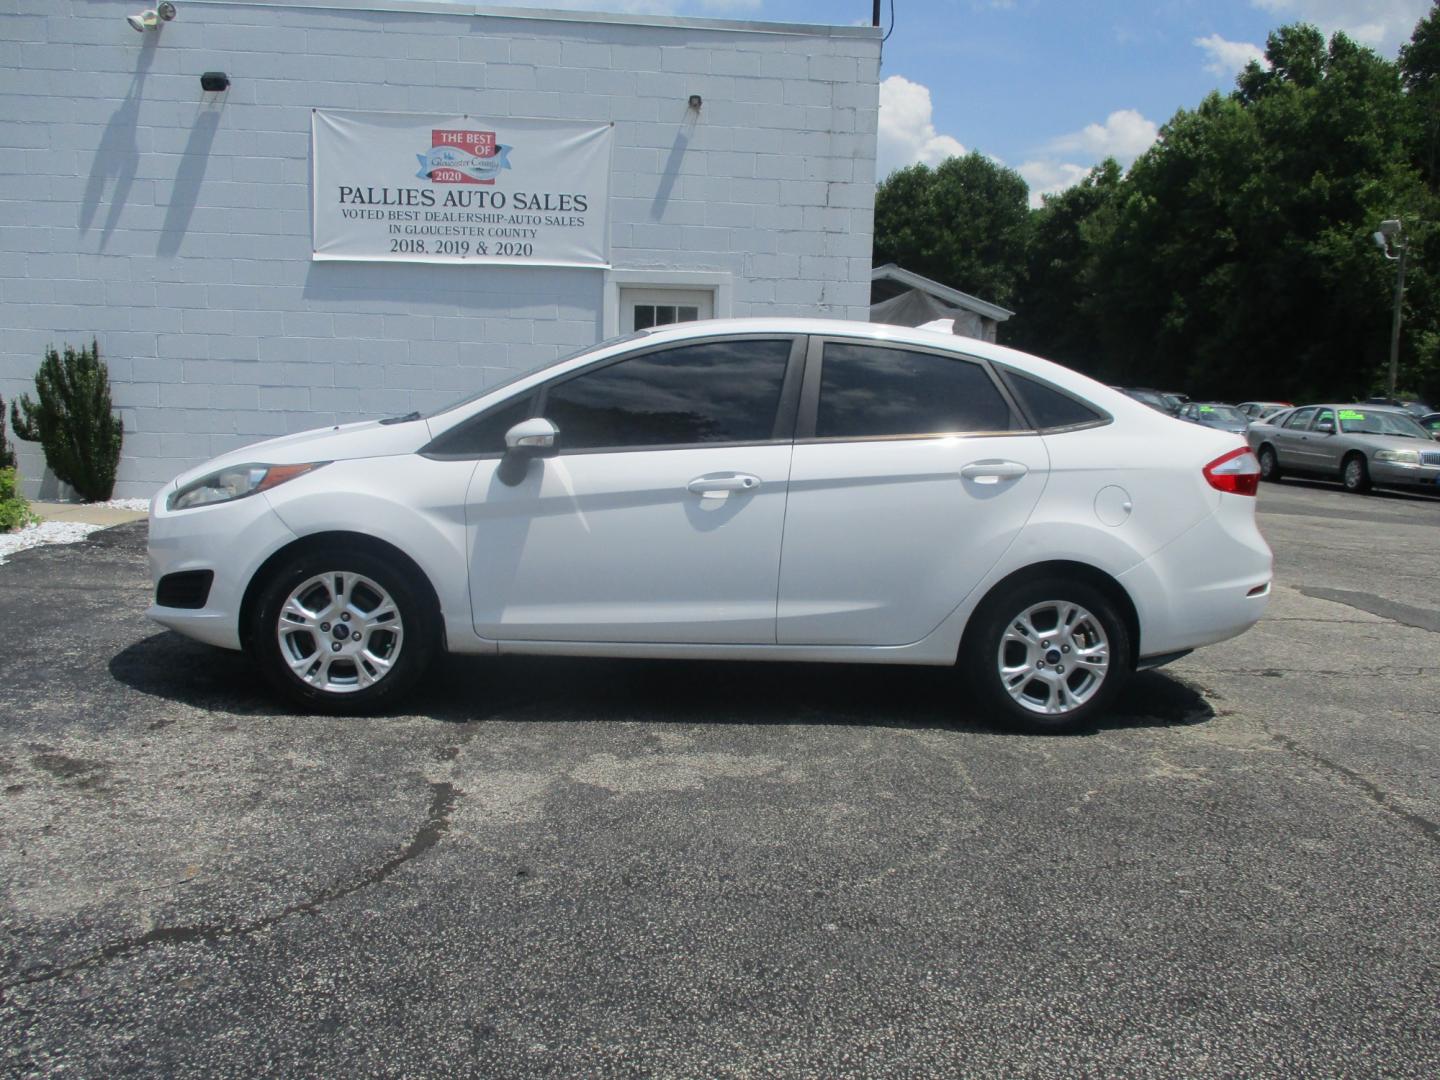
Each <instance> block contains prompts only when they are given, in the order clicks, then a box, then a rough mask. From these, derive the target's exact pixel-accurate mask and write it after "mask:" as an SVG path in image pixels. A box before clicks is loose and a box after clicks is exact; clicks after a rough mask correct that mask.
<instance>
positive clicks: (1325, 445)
mask: <svg viewBox="0 0 1440 1080" xmlns="http://www.w3.org/2000/svg"><path fill="white" fill-rule="evenodd" d="M1246 438H1247V441H1248V442H1249V445H1250V448H1251V449H1252V450H1254V451H1255V456H1256V457H1257V458H1258V459H1259V461H1260V472H1261V475H1262V476H1263V477H1264V478H1265V479H1266V480H1279V479H1280V478H1281V477H1282V476H1283V475H1284V474H1285V473H1287V472H1289V473H1296V474H1305V475H1309V476H1323V477H1326V478H1328V479H1335V480H1339V481H1340V482H1341V483H1343V484H1344V485H1345V490H1346V491H1354V492H1363V491H1368V490H1369V489H1370V486H1371V485H1372V484H1381V485H1384V486H1387V487H1409V488H1424V489H1428V490H1430V491H1434V490H1435V489H1436V484H1437V482H1440V447H1437V446H1436V445H1435V440H1434V439H1433V438H1432V437H1431V435H1430V433H1429V432H1428V431H1426V430H1425V429H1424V428H1423V427H1421V426H1420V424H1419V423H1418V422H1417V421H1416V420H1415V418H1414V417H1412V416H1410V415H1409V414H1408V413H1406V412H1404V411H1402V410H1400V409H1393V408H1389V407H1385V406H1380V407H1376V406H1374V405H1369V404H1365V403H1360V404H1355V405H1306V406H1304V407H1302V408H1298V409H1292V410H1289V411H1287V412H1282V413H1277V414H1276V415H1275V416H1272V417H1270V418H1269V419H1268V420H1260V421H1257V422H1255V423H1253V424H1251V425H1250V430H1249V432H1248V433H1247V436H1246Z"/></svg>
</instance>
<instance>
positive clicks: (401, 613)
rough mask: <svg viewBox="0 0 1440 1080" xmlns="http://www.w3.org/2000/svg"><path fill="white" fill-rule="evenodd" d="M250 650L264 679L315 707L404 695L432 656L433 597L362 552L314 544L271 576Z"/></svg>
mask: <svg viewBox="0 0 1440 1080" xmlns="http://www.w3.org/2000/svg"><path fill="white" fill-rule="evenodd" d="M263 589H264V591H263V593H262V595H261V599H260V602H259V603H258V604H257V605H256V606H255V613H254V622H253V623H252V625H251V628H250V638H249V640H250V649H251V653H252V655H253V656H254V658H255V660H256V662H257V663H258V664H259V666H260V670H261V672H262V673H263V674H264V676H265V678H266V680H267V681H268V682H269V683H270V684H271V685H272V686H274V687H275V688H276V689H277V690H279V691H280V692H281V693H282V694H284V695H285V696H286V697H288V698H290V699H291V700H292V701H295V702H296V703H298V704H300V705H302V706H304V707H305V708H308V709H313V710H315V711H318V712H328V713H352V714H360V713H369V712H374V711H376V710H378V709H381V708H384V707H386V706H387V705H390V704H392V703H394V702H395V701H397V700H398V699H399V698H400V697H401V696H402V695H403V694H404V693H405V691H407V690H408V689H409V688H410V687H411V686H412V685H413V684H414V683H415V681H416V680H417V679H419V678H420V676H421V675H422V674H424V672H425V670H426V669H427V668H428V667H429V666H430V662H431V660H432V659H433V657H434V652H435V644H436V639H437V634H436V630H435V627H436V621H437V620H436V618H435V612H434V605H433V603H432V602H431V601H430V600H429V598H428V596H426V594H425V592H424V590H422V589H420V588H418V587H417V583H416V582H415V581H414V580H413V579H412V577H411V576H410V575H408V574H406V573H404V572H403V571H401V570H399V569H397V568H396V567H395V565H394V564H393V563H391V562H389V561H387V560H383V559H380V558H377V557H376V556H374V555H372V554H370V553H369V552H365V551H356V550H346V549H341V550H337V551H324V552H321V551H312V552H306V553H303V554H300V555H298V556H296V557H295V558H294V559H291V560H290V561H289V562H287V563H285V564H284V565H282V566H281V567H280V568H279V569H278V570H276V571H275V572H274V573H273V574H271V575H270V578H269V580H268V581H267V582H266V583H265V585H264V587H263Z"/></svg>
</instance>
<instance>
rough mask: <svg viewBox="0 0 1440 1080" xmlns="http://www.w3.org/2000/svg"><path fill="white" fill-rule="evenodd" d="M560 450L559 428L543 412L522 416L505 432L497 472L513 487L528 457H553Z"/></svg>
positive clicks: (504, 482)
mask: <svg viewBox="0 0 1440 1080" xmlns="http://www.w3.org/2000/svg"><path fill="white" fill-rule="evenodd" d="M559 452H560V429H559V428H558V427H556V426H555V425H554V424H553V423H551V422H550V421H549V420H546V419H545V418H544V417H543V416H537V417H534V418H533V419H530V420H521V421H520V423H518V424H516V425H515V426H514V427H512V428H511V429H510V430H509V431H507V432H505V456H504V457H503V458H501V459H500V468H499V470H498V471H497V473H496V475H497V476H499V478H500V482H501V483H502V484H505V485H506V486H508V487H514V486H515V485H516V484H518V483H520V481H521V480H524V479H525V474H526V472H528V471H529V468H530V459H531V458H547V457H554V456H555V455H556V454H558V453H559Z"/></svg>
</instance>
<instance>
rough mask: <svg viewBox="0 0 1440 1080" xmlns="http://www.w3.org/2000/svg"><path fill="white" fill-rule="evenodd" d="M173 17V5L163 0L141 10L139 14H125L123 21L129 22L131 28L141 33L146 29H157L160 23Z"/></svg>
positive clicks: (168, 0) (167, 0)
mask: <svg viewBox="0 0 1440 1080" xmlns="http://www.w3.org/2000/svg"><path fill="white" fill-rule="evenodd" d="M173 18H175V5H174V4H172V3H170V0H164V2H163V3H161V4H157V5H156V6H155V7H153V8H150V9H149V10H147V11H142V12H140V14H139V15H126V16H125V21H126V22H127V23H129V24H130V29H131V30H134V31H136V32H137V33H141V34H143V33H145V31H146V30H159V29H160V24H161V23H167V22H169V21H170V20H171V19H173Z"/></svg>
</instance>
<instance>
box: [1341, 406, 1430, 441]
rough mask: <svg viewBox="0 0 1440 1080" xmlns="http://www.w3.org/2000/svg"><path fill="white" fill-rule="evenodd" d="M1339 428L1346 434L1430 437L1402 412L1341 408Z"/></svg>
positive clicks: (1411, 437)
mask: <svg viewBox="0 0 1440 1080" xmlns="http://www.w3.org/2000/svg"><path fill="white" fill-rule="evenodd" d="M1340 430H1341V431H1343V432H1345V433H1346V434H1347V435H1400V436H1404V437H1405V438H1410V439H1426V440H1428V439H1429V438H1430V433H1429V432H1427V431H1426V430H1425V429H1424V428H1422V427H1421V426H1420V425H1419V424H1417V423H1416V422H1415V421H1414V420H1412V419H1410V417H1408V416H1406V415H1405V414H1403V413H1393V412H1379V411H1373V410H1370V409H1341V410H1340Z"/></svg>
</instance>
